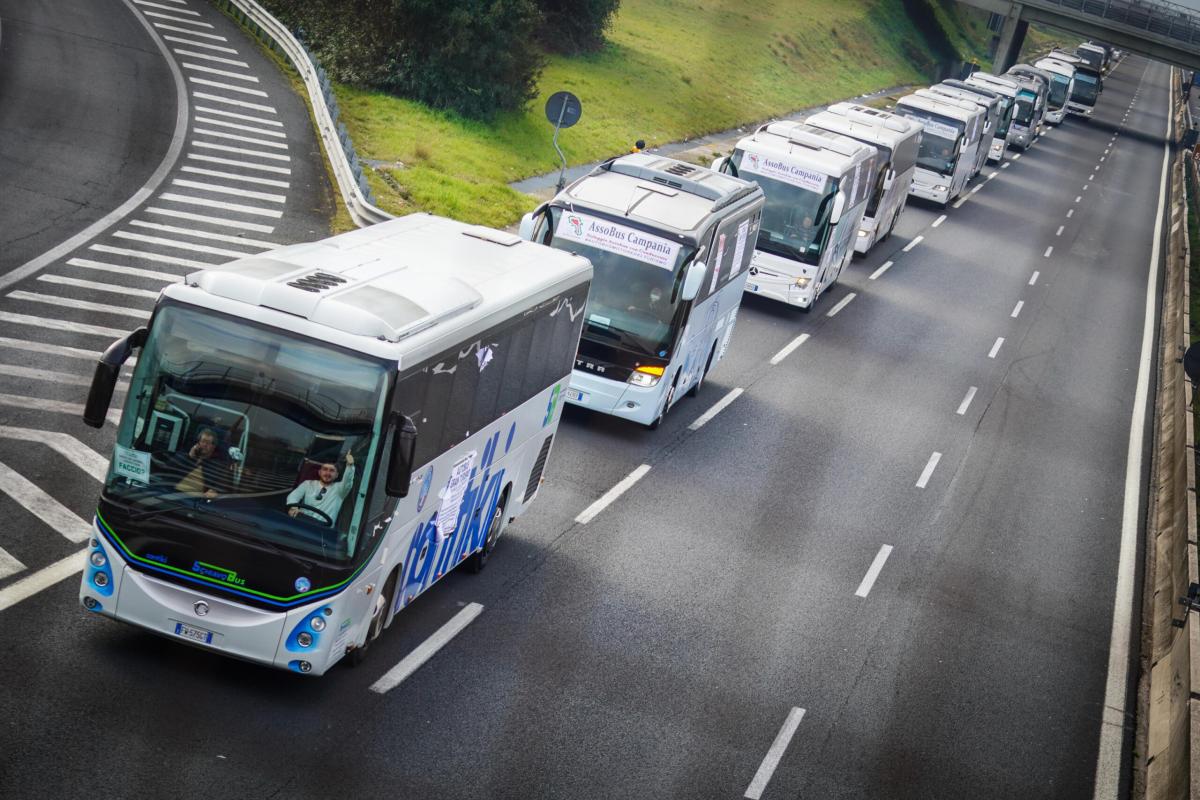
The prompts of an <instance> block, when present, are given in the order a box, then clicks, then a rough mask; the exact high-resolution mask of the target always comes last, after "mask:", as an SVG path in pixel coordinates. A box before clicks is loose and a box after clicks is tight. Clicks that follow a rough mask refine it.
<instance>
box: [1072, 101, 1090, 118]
mask: <svg viewBox="0 0 1200 800" xmlns="http://www.w3.org/2000/svg"><path fill="white" fill-rule="evenodd" d="M1092 110H1093V109H1092V108H1091V107H1089V106H1085V105H1083V104H1082V103H1068V104H1067V111H1069V112H1071V113H1072V114H1074V115H1075V116H1077V117H1090V116H1092Z"/></svg>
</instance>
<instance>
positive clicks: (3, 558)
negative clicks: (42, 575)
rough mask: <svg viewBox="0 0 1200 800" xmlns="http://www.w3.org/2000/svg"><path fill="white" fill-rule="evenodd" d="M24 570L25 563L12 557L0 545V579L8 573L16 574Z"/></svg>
mask: <svg viewBox="0 0 1200 800" xmlns="http://www.w3.org/2000/svg"><path fill="white" fill-rule="evenodd" d="M24 571H25V565H24V564H22V563H21V562H20V561H18V560H17V559H15V558H13V556H12V555H11V554H10V553H9V552H8V551H7V550H5V549H4V548H3V547H0V580H4V579H5V578H7V577H8V576H9V575H16V574H17V573H18V572H24Z"/></svg>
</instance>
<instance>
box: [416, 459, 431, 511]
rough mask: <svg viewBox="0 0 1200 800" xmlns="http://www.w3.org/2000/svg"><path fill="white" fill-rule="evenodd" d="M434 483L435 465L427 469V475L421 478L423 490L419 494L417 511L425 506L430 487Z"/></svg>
mask: <svg viewBox="0 0 1200 800" xmlns="http://www.w3.org/2000/svg"><path fill="white" fill-rule="evenodd" d="M432 485H433V465H432V464H431V465H429V466H428V467H426V469H425V477H424V478H422V479H421V491H420V492H419V493H418V494H417V513H418V514H420V513H421V511H422V509H424V508H425V499H426V498H427V497H429V487H430V486H432Z"/></svg>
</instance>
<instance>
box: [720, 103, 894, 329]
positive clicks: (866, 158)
mask: <svg viewBox="0 0 1200 800" xmlns="http://www.w3.org/2000/svg"><path fill="white" fill-rule="evenodd" d="M878 164H879V161H878V152H877V151H876V149H875V148H874V147H873V146H872V145H868V144H864V143H863V142H859V141H856V140H854V139H851V138H849V137H846V136H840V135H838V134H836V133H832V132H830V131H828V130H824V129H822V128H815V127H813V126H811V125H807V124H805V123H803V122H772V123H770V124H768V125H763V126H762V127H761V128H759V129H758V130H757V131H755V132H754V134H753V135H751V136H747V137H745V138H743V139H742V140H741V141H739V142H738V143H737V147H735V148H734V151H733V153H732V154H731V155H730V156H729V157H728V158H724V159H720V160H719V161H718V162H716V163H714V164H713V167H714V168H715V169H719V170H720V171H722V172H726V173H730V174H733V175H737V176H739V177H741V178H745V179H747V180H753V181H755V182H756V183H758V184H759V185H760V186H761V187H762V189H763V192H764V193H766V196H767V200H766V205H765V206H764V207H763V213H762V225H761V226H760V230H759V233H758V240H757V242H756V243H755V245H754V258H753V262H752V263H751V266H750V277H749V279H748V281H747V282H746V291H747V292H750V293H751V294H758V295H762V296H763V297H769V298H771V299H772V300H778V301H780V302H782V303H787V304H789V305H793V306H798V307H800V308H803V309H805V310H807V309H810V308H812V306H813V305H814V304H815V303H816V302H817V299H818V298H819V297H820V296H821V293H822V292H823V291H825V289H826V288H828V287H829V286H832V285H833V284H834V283H836V282H837V279H838V278H839V277H840V276H841V274H842V271H843V270H844V269H845V268H846V265H847V264H849V263H850V259H851V258H852V257H853V256H854V241H855V239H856V238H857V236H858V230H859V225H860V224H861V223H862V218H863V212H864V211H865V210H866V207H867V201H868V199H869V198H870V194H871V190H872V188H873V186H874V185H875V182H876V179H877V174H876V173H877V172H878Z"/></svg>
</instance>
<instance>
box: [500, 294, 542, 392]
mask: <svg viewBox="0 0 1200 800" xmlns="http://www.w3.org/2000/svg"><path fill="white" fill-rule="evenodd" d="M534 321H535V317H533V316H532V315H531V316H528V317H526V318H524V319H522V320H521V321H520V322H519V323H517V325H516V326H514V327H513V329H512V330H511V331H510V332H509V335H508V348H509V357H508V359H507V360H506V361H505V362H504V372H503V375H502V376H501V380H500V407H501V408H502V409H504V410H505V411H511V410H512V409H514V408H516V407H517V406H519V405H520V404H521V403H523V402H524V401H525V400H527V399H529V395H528V394H526V388H525V384H526V379H527V377H528V374H529V348H530V345H532V344H533V326H534Z"/></svg>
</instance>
